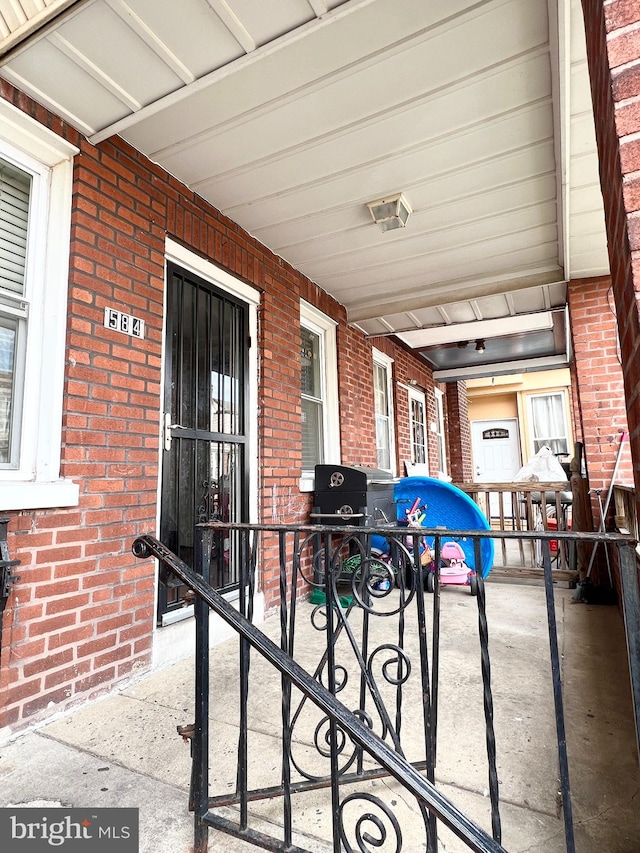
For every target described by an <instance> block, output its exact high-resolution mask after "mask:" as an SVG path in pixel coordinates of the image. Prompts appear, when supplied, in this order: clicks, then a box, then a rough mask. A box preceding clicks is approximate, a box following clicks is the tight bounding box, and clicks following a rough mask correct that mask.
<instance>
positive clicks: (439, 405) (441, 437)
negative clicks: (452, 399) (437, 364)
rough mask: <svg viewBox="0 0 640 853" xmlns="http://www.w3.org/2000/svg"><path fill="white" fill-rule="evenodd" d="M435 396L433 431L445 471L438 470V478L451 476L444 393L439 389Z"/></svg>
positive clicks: (434, 393) (436, 390)
mask: <svg viewBox="0 0 640 853" xmlns="http://www.w3.org/2000/svg"><path fill="white" fill-rule="evenodd" d="M433 396H434V398H435V402H436V420H435V422H434V424H433V425H432V431H433V432H434V433H435V434H436V438H437V439H438V448H439V453H438V456H439V459H438V464H439V463H440V459H442V460H443V461H444V465H443V470H440V468H438V476H439V477H447V476H448V475H449V473H448V468H449V464H448V462H449V460H448V459H447V441H446V436H445V431H444V393H443V392H442V391H441V390H440V389H439V388H434V389H433Z"/></svg>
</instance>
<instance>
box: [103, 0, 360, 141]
mask: <svg viewBox="0 0 640 853" xmlns="http://www.w3.org/2000/svg"><path fill="white" fill-rule="evenodd" d="M374 2H375V0H347V2H345V3H343V5H342V6H339V7H338V8H337V9H336V10H332V11H331V12H328V13H327V14H326V15H325V16H324V17H323V18H316V19H315V20H313V21H311V22H309V23H308V24H303V25H302V26H301V27H298V28H297V29H295V30H293V31H292V32H289V33H285V34H284V35H282V36H279V37H278V38H276V39H274V40H273V41H271V42H269V43H268V44H266V45H263V46H262V47H260V48H259V49H257V50H254V51H252V52H251V53H247V54H245V55H244V56H241V57H240V58H239V59H236V60H234V61H233V62H229V63H227V65H225V66H223V67H222V68H218V69H216V70H215V71H212V72H211V73H209V74H205V75H204V77H200V78H199V79H198V80H195V81H194V82H193V83H190V84H189V85H186V86H183V87H182V88H181V89H178V90H177V91H175V92H171V93H169V94H168V95H165V96H164V97H162V98H159V99H158V100H156V101H154V102H153V103H151V104H148V105H147V106H145V107H144V108H143V109H141V110H140V111H139V113H137V114H132V115H130V116H125V117H124V118H122V119H120V120H119V121H116V122H114V123H112V124H110V125H107V126H106V127H104V128H102V129H101V130H100V131H99V132H98V133H96V134H94V135H93V137H92V138H91V139H90V140H89V141H90V142H91V143H92V144H94V145H97V144H98V143H100V142H102V141H103V140H105V139H108V138H109V137H110V136H113V135H114V134H121V133H123V132H124V131H125V130H126V129H127V128H129V127H131V126H132V125H134V124H137V123H138V122H139V121H141V120H142V119H144V118H147V117H149V116H152V115H156V114H157V113H159V112H162V111H163V110H165V109H167V108H168V107H170V106H172V105H173V104H176V103H179V102H180V101H183V100H185V99H186V98H188V97H190V95H192V94H193V93H194V92H198V91H201V90H204V89H206V88H208V87H209V86H212V85H215V84H216V83H217V82H219V81H220V80H222V79H223V78H225V77H228V76H229V75H231V74H235V73H237V72H238V71H239V70H240V69H242V68H246V67H247V66H248V65H250V64H252V63H253V62H258V61H260V60H261V59H263V58H264V57H265V56H268V55H270V54H272V53H276V52H277V51H279V50H282V49H283V48H285V47H287V46H288V45H290V44H291V43H292V42H294V41H297V40H299V39H302V38H305V37H306V36H307V35H308V34H309V33H310V32H312V31H313V30H314V29H317V28H319V27H324V26H329V25H330V24H333V23H334V22H336V21H338V20H340V19H341V18H343V17H345V16H346V15H348V14H352V13H353V12H355V11H357V10H358V9H359V8H361V7H363V6H366V5H369V4H370V3H374Z"/></svg>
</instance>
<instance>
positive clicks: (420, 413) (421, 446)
mask: <svg viewBox="0 0 640 853" xmlns="http://www.w3.org/2000/svg"><path fill="white" fill-rule="evenodd" d="M408 393H409V428H410V430H411V463H412V464H413V465H427V464H428V462H429V449H428V447H427V407H426V402H425V396H424V393H423V392H422V391H417V390H416V389H415V388H410V389H409V392H408Z"/></svg>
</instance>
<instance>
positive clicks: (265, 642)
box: [133, 523, 640, 853]
mask: <svg viewBox="0 0 640 853" xmlns="http://www.w3.org/2000/svg"><path fill="white" fill-rule="evenodd" d="M263 532H273V533H277V535H278V539H279V543H280V587H281V589H280V592H281V626H282V638H283V639H282V643H281V647H278V646H277V645H276V644H275V643H274V642H273V641H272V640H270V639H269V638H268V637H267V636H266V635H265V634H264V633H263V632H262V631H260V630H259V629H258V628H257V627H256V626H255V625H253V624H252V622H251V602H252V597H253V584H254V582H255V569H256V549H252V547H251V544H250V540H249V536H250V535H257V534H260V533H263ZM373 532H375V531H374V530H371V529H368V530H367V529H363V528H362V527H355V526H342V527H327V526H320V525H307V526H304V525H303V526H300V525H289V526H287V525H252V524H224V523H210V524H205V525H199V526H198V527H197V528H196V543H195V544H196V548H195V555H196V565H195V570H194V569H191V568H190V567H189V566H188V565H187V564H186V563H184V561H182V560H180V559H179V558H178V557H177V556H176V555H175V554H173V553H172V552H171V551H170V550H169V549H168V548H166V547H165V546H164V545H163V544H162V543H161V542H159V541H158V540H157V539H155V538H154V537H153V536H142V537H139V538H138V539H136V540H135V542H134V544H133V551H134V554H135V555H136V556H137V557H140V558H147V557H151V556H153V557H156V558H157V559H158V560H159V561H160V562H161V563H163V564H164V566H165V567H166V568H167V569H168V571H169V572H171V573H173V574H174V575H175V576H176V577H177V578H179V580H180V581H181V582H182V583H183V584H185V585H186V586H187V587H188V588H189V589H190V590H192V591H193V593H194V594H195V603H194V612H195V616H196V722H195V726H194V731H193V742H192V756H193V766H192V784H191V796H190V808H192V809H193V811H194V853H205V851H206V849H207V832H208V828H209V826H215V827H216V828H217V829H221V830H222V831H226V832H229V833H231V834H234V835H238V836H239V837H242V838H244V839H245V840H247V841H251V842H252V843H254V844H257V845H258V846H261V847H264V848H265V849H269V850H281V851H292V853H295V851H298V853H303V851H302V848H299V847H296V846H295V845H293V843H292V839H291V805H290V802H289V799H288V798H289V797H290V794H291V793H292V792H295V791H304V790H313V789H314V788H315V787H320V786H321V784H322V783H321V782H319V781H318V780H315V779H313V778H311V777H309V778H308V779H307V780H306V781H302V782H295V783H292V782H291V779H290V772H289V771H290V768H289V769H287V768H288V763H289V760H290V756H289V755H288V753H287V756H288V757H287V760H284V754H283V779H282V785H281V786H279V787H278V786H276V787H275V788H270V789H262V790H261V791H257V792H256V791H253V792H251V791H248V790H247V777H246V766H247V731H246V721H245V722H244V723H241V727H240V741H239V747H238V752H239V764H238V783H237V786H238V788H237V793H236V795H230V796H226V797H225V796H222V797H215V798H213V799H212V798H210V797H209V782H208V765H209V757H208V743H209V741H208V716H209V663H208V654H209V642H208V624H209V620H208V616H209V610H213V611H214V612H215V613H216V614H218V616H220V617H221V618H222V619H223V620H224V621H225V622H226V623H227V624H228V625H230V626H231V627H232V628H233V629H234V631H236V632H237V634H238V636H239V637H240V645H241V659H242V656H244V657H245V659H246V661H247V663H246V668H245V669H244V671H241V684H240V690H241V704H242V703H244V705H245V706H246V699H247V695H248V650H249V647H252V648H254V649H256V650H257V651H258V652H259V653H260V654H261V655H262V656H263V657H264V658H265V659H266V660H267V661H269V662H270V663H271V664H272V665H273V666H274V667H275V668H276V669H277V670H278V671H279V672H280V673H281V676H282V682H283V688H282V689H283V738H285V740H286V738H287V737H289V738H290V736H291V725H290V722H291V720H290V718H288V717H287V714H288V713H290V712H288V711H287V712H285V707H288V706H287V702H288V701H290V696H291V685H293V686H295V687H296V688H297V689H298V690H300V691H301V693H302V694H303V696H304V697H307V698H308V699H309V700H310V701H311V702H313V703H314V705H315V706H316V707H317V708H319V709H320V710H321V711H322V712H323V713H324V714H325V715H326V716H327V718H328V719H329V721H330V733H331V743H332V744H336V743H337V740H338V734H340V736H344V735H348V736H349V738H350V739H351V740H352V742H353V743H354V744H356V745H357V746H358V747H359V748H360V749H361V750H364V752H366V753H367V754H368V755H369V756H370V757H371V758H373V759H374V761H375V762H376V763H377V765H378V766H379V768H382V769H383V771H384V772H386V773H387V774H389V775H391V776H393V777H394V778H395V779H396V780H397V781H398V782H399V783H400V784H401V785H402V786H403V787H404V788H405V790H406V791H408V792H410V793H411V794H412V795H413V796H414V797H415V799H416V801H417V803H418V806H419V809H420V811H421V812H422V815H423V820H424V823H425V829H426V837H427V845H426V849H427V851H429V853H435V850H436V847H437V840H436V839H437V835H436V829H435V822H436V818H437V819H438V820H440V821H442V823H443V824H444V825H446V826H447V827H449V829H450V830H451V831H452V832H453V833H454V834H455V835H456V836H457V837H458V838H460V839H461V840H462V841H463V842H464V843H465V844H466V845H467V847H468V848H469V849H470V850H473V851H479V853H482V852H483V851H484V852H485V853H501V852H502V853H503V851H504V849H505V848H503V847H502V846H501V828H500V816H499V803H498V779H497V772H496V755H495V737H494V734H493V703H492V696H491V684H490V661H489V654H488V631H487V620H486V613H485V609H484V604H485V594H484V582H483V580H482V573H480V572H479V573H478V580H479V583H478V589H477V596H478V615H479V635H480V644H481V663H482V682H483V685H484V711H485V723H486V740H487V756H488V762H489V793H490V798H491V819H492V833H493V838H492V837H491V836H490V835H489V834H488V833H487V832H486V831H484V830H483V829H482V828H481V827H479V826H478V825H477V824H475V823H474V822H473V821H472V820H471V819H470V818H468V817H467V816H466V815H465V814H464V813H463V812H462V811H461V810H460V809H459V808H457V807H456V806H455V805H454V804H453V803H451V801H450V800H449V799H448V798H447V797H445V796H444V795H443V794H442V793H441V792H440V791H439V790H438V789H437V788H436V787H435V785H434V776H433V768H434V766H435V743H436V740H435V729H436V725H437V685H438V672H437V666H438V664H437V647H438V643H439V638H438V635H437V633H436V631H437V630H439V629H438V628H437V625H436V620H438V619H439V614H438V602H439V596H436V598H435V599H434V616H433V618H434V638H433V643H432V668H433V669H432V673H431V674H429V672H428V670H426V671H425V673H423V694H425V695H426V696H427V706H426V711H425V714H426V716H425V729H426V735H425V738H426V740H425V747H426V755H427V761H426V762H421V763H411V762H409V761H408V760H407V759H406V758H405V757H404V755H403V754H402V749H401V747H400V743H399V740H397V739H395V738H394V744H393V747H392V746H390V745H389V744H388V743H387V742H386V741H385V740H384V739H383V738H382V737H379V736H378V735H377V734H376V733H375V732H373V731H372V730H371V728H370V727H369V725H367V724H366V722H364V721H363V720H362V719H360V717H359V716H358V715H357V714H356V713H354V712H353V711H351V710H349V709H348V708H347V707H346V706H345V705H344V704H343V703H342V702H340V700H339V699H337V698H336V696H335V695H334V693H335V692H337V691H336V685H335V680H334V679H335V673H334V668H335V660H334V658H333V646H334V645H335V637H336V636H337V634H338V633H339V631H340V630H343V629H344V630H345V631H347V632H348V631H349V627H348V621H347V620H346V619H345V618H344V617H340V618H341V619H342V621H341V622H340V621H339V627H338V629H337V630H335V629H334V628H333V627H331V628H329V627H327V650H326V653H325V657H324V658H323V664H324V663H327V672H328V673H329V687H325V686H324V684H322V683H321V681H320V679H319V672H320V666H319V668H318V670H317V671H316V673H315V674H314V675H311V674H309V673H308V672H307V671H306V670H305V669H303V668H302V667H301V666H300V665H299V664H298V663H297V662H296V661H295V660H294V659H293V656H292V655H293V645H292V643H290V642H289V640H287V629H286V619H287V614H286V608H287V583H286V580H285V578H286V566H285V561H286V557H285V552H286V542H287V536H290V535H293V537H294V542H295V548H294V551H296V553H298V554H299V553H300V551H301V550H302V546H301V544H300V543H301V542H302V543H306V544H307V545H308V544H309V543H311V542H313V541H316V543H319V544H320V545H321V546H322V548H321V552H320V553H323V554H324V557H323V560H324V562H325V566H326V568H327V574H326V575H325V584H326V585H325V587H324V588H325V590H326V591H327V599H328V598H329V594H328V593H329V580H328V578H329V576H330V573H331V571H333V569H334V568H335V567H334V566H331V567H329V565H328V554H329V546H328V543H329V542H331V541H332V537H338V539H339V541H340V542H342V543H345V542H350V541H362V540H363V538H364V539H367V537H368V536H370V535H371V534H372V533H373ZM222 535H224V536H227V537H228V536H238V537H240V538H239V542H240V545H239V548H238V551H237V553H236V555H237V557H238V558H239V560H240V563H241V584H240V612H239V611H238V610H236V609H235V607H234V606H232V605H231V604H230V603H229V602H228V601H227V600H226V599H225V598H223V597H222V596H221V595H220V594H219V593H218V592H216V590H215V589H214V588H213V587H212V586H211V585H210V584H209V583H208V582H207V578H208V576H209V566H208V561H209V560H210V556H211V554H212V552H214V551H215V550H216V549H215V548H214V547H212V546H213V545H214V542H215V541H216V537H221V536H222ZM384 535H385V536H386V537H389V539H393V537H395V536H396V535H397V536H398V537H402V538H403V539H404V542H406V554H407V555H409V557H410V558H412V559H415V562H414V563H413V566H412V571H414V572H415V571H417V572H418V577H419V583H420V585H422V584H423V580H424V577H423V570H422V568H421V567H420V566H421V561H420V558H419V552H418V542H419V540H420V539H421V537H422V536H432V537H433V539H434V542H435V555H436V557H435V563H436V564H438V561H439V549H440V539H441V537H442V536H443V535H446V537H447V538H456V537H460V538H466V539H473V540H474V549H475V556H476V562H475V564H476V565H480V540H481V539H483V538H501V537H503V538H507V539H512V538H514V539H522V538H532V537H535V539H536V540H538V541H540V542H541V543H542V552H543V556H544V560H543V568H544V579H545V594H546V602H547V617H548V627H549V638H550V652H551V670H552V682H553V697H554V707H555V716H556V728H557V740H558V760H559V769H560V785H561V796H562V806H563V814H564V824H565V841H566V850H567V853H575V841H574V836H573V819H572V810H571V792H570V783H569V766H568V759H567V746H566V737H565V731H564V710H563V700H562V690H561V673H560V657H559V650H558V643H557V632H556V625H555V605H554V597H553V574H552V569H551V560H550V547H549V543H550V540H552V539H567V540H573V541H575V540H576V539H578V540H586V541H605V542H606V543H611V544H615V545H617V546H620V568H621V576H622V586H623V590H624V588H625V584H627V585H628V586H629V588H631V586H632V585H629V584H628V581H629V579H630V578H631V576H632V570H633V571H634V570H635V558H634V552H633V549H632V548H630V547H624V546H629V545H630V544H631V538H630V537H629V536H623V535H619V534H602V533H563V532H555V531H554V532H553V533H544V532H542V531H535V532H533V531H531V532H527V533H524V534H523V533H522V532H518V531H485V530H482V531H470V530H462V531H452V530H447V531H443V530H442V529H441V528H438V529H434V530H428V529H422V528H421V529H420V534H417V533H415V532H414V531H409V530H408V529H407V528H406V527H393V528H391V527H387V526H385V529H384ZM323 543H324V544H323ZM340 547H343V545H342V546H339V548H340ZM296 549H297V550H296ZM367 554H370V551H367V550H366V549H365V550H364V551H362V555H363V560H365V558H366V559H369V557H368V556H367ZM632 562H633V566H632ZM298 568H299V566H298ZM293 578H294V582H293V584H292V587H291V589H293V590H295V589H296V581H295V569H294V572H293ZM625 579H626V580H625ZM436 590H437V587H436ZM247 593H248V600H249V604H248V605H247ZM333 593H334V594H335V588H334V590H333ZM403 595H404V592H403V590H402V589H401V590H400V597H401V599H402V597H403ZM411 595H413V593H411ZM634 596H635V598H634ZM409 597H411V596H409ZM415 599H416V602H417V606H418V611H419V612H420V609H421V608H422V617H424V600H423V599H424V597H423V596H422V595H416V596H415ZM632 599H633V600H634V601H635V602H636V603H637V601H638V592H637V583H636V585H635V587H634V589H633V590H632V593H631V598H630V599H629V600H630V601H631V600H632ZM334 603H337V599H334ZM294 609H295V592H293V593H292V599H291V615H292V619H293V616H294ZM327 609H328V610H329V609H330V608H327ZM365 609H366V608H365ZM247 613H248V615H247ZM636 615H638V614H637V613H636ZM634 618H635V617H634ZM330 624H331V626H332V625H333V617H332V618H330V619H329V618H327V626H329V625H330ZM421 624H423V623H421ZM423 633H424V631H422V633H421V637H420V649H421V658H422V657H424V658H425V660H426V658H427V655H426V645H423ZM634 636H636V638H637V637H638V632H637V631H636V633H635V635H634ZM638 644H640V640H638V642H637V643H636V646H637V645H638ZM634 648H635V646H634ZM630 653H631V649H630ZM425 679H426V680H425ZM632 687H633V690H634V701H635V711H636V718H637V719H638V714H639V712H640V704H639V701H638V695H640V680H639V679H638V671H637V667H636V672H635V673H634V670H633V667H632ZM636 688H638V689H636ZM338 689H339V688H338ZM332 690H333V692H332ZM374 701H375V700H374ZM361 707H362V708H364V706H363V705H362V706H361ZM378 710H380V709H378ZM287 720H289V722H288V723H287ZM294 721H295V714H294ZM391 729H392V726H389V730H391ZM289 747H290V743H289ZM287 748H288V747H287V745H286V743H283V749H285V750H286V749H287ZM332 751H333V750H332ZM331 766H332V774H331V780H332V781H331V787H332V798H333V815H334V834H333V845H334V846H333V850H334V851H336V853H337V851H339V850H342V849H343V847H342V846H341V844H342V841H341V836H340V832H341V830H340V829H337V828H336V825H335V820H336V812H337V808H336V803H337V802H338V800H337V788H336V787H335V786H336V785H342V784H345V783H348V782H353V781H355V780H357V779H359V780H362V779H363V778H372V777H374V776H375V775H380V773H381V771H380V769H378V770H365V771H364V772H363V771H362V765H361V762H359V764H358V773H356V774H353V773H351V774H343V775H342V776H340V780H339V781H338V782H336V781H335V777H336V775H340V774H339V773H337V762H336V761H335V760H333V759H332V763H331ZM425 772H426V776H425V775H424V773H425ZM276 795H284V797H285V807H284V808H285V816H286V820H285V823H286V824H287V826H285V840H284V841H283V842H279V841H277V840H274V839H273V838H271V837H267V836H264V835H263V834H262V833H260V832H257V831H256V830H254V829H252V828H251V827H249V825H248V809H247V806H248V803H249V802H250V801H253V800H256V799H260V798H262V797H270V796H276ZM361 796H364V797H365V798H366V796H367V795H366V794H365V795H361ZM229 804H237V805H239V806H240V820H239V824H238V825H235V824H233V822H232V821H230V820H228V819H227V818H226V817H224V816H222V817H221V816H220V815H217V814H214V813H213V812H212V811H211V809H212V807H218V806H220V805H229ZM344 849H349V850H350V849H352V848H351V847H348V846H347V847H345V848H344ZM361 849H362V848H361ZM397 849H398V850H400V849H401V843H400V846H399V847H398V848H397Z"/></svg>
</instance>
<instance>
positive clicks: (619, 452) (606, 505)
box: [586, 432, 627, 578]
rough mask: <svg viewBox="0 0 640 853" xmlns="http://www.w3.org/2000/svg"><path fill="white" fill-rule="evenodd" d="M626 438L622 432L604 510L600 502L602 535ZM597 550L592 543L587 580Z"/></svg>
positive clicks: (599, 528) (596, 545) (605, 528)
mask: <svg viewBox="0 0 640 853" xmlns="http://www.w3.org/2000/svg"><path fill="white" fill-rule="evenodd" d="M626 437H627V434H626V432H623V433H622V438H621V439H620V444H619V446H618V455H617V456H616V464H615V465H614V466H613V474H612V475H611V485H610V486H609V491H608V492H607V499H606V501H605V502H604V509H602V502H600V508H601V509H600V524H599V527H598V530H599V531H601V532H602V533H606V532H607V525H606V521H605V519H606V517H607V512H608V510H609V504H610V503H611V496H612V494H613V486H614V483H615V481H616V476H617V474H618V467H619V465H620V457H621V456H622V445H623V444H624V441H625V438H626ZM597 549H598V543H597V542H594V543H593V548H592V549H591V557H590V558H589V565H588V566H587V575H586V576H587V577H588V578H590V577H591V569H592V568H593V562H594V560H595V558H596V551H597ZM604 550H605V554H606V552H607V546H606V545H605V546H604ZM607 557H608V555H607Z"/></svg>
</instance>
